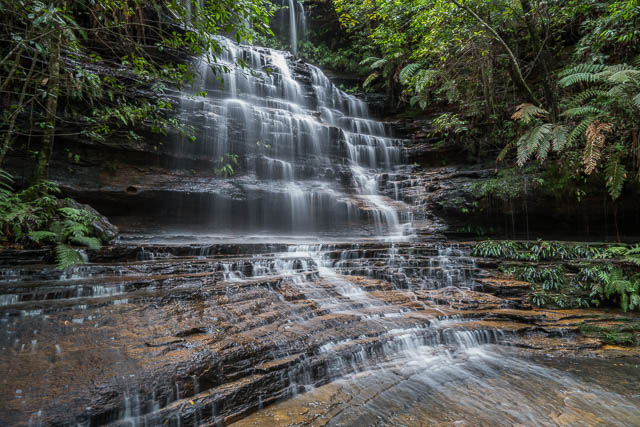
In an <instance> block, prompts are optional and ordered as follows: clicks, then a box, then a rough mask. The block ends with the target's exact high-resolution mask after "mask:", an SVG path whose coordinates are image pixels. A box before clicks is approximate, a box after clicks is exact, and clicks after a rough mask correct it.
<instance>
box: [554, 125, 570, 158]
mask: <svg viewBox="0 0 640 427" xmlns="http://www.w3.org/2000/svg"><path fill="white" fill-rule="evenodd" d="M568 136H569V128H568V127H566V126H564V125H555V126H554V127H553V130H552V131H551V142H552V144H553V145H552V148H553V151H556V152H558V153H559V152H560V151H562V150H564V148H565V147H566V146H567V139H568Z"/></svg>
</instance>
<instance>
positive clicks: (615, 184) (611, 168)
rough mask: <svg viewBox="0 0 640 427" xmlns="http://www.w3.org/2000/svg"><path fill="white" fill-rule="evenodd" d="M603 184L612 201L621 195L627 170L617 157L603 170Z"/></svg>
mask: <svg viewBox="0 0 640 427" xmlns="http://www.w3.org/2000/svg"><path fill="white" fill-rule="evenodd" d="M604 174H605V184H606V186H607V190H608V191H609V195H610V196H611V199H612V200H616V199H617V198H618V197H620V194H622V188H623V186H624V182H625V181H626V179H627V169H626V168H625V167H624V165H623V164H622V163H620V159H619V158H618V156H614V157H612V158H611V159H610V160H609V162H608V163H607V166H606V167H605V169H604Z"/></svg>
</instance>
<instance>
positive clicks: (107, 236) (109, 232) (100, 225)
mask: <svg viewBox="0 0 640 427" xmlns="http://www.w3.org/2000/svg"><path fill="white" fill-rule="evenodd" d="M64 203H65V205H66V206H67V207H70V208H74V209H84V210H85V211H87V212H89V213H90V214H91V215H93V217H94V219H93V221H92V222H91V224H90V225H89V226H90V227H91V228H92V230H93V234H94V235H95V236H97V237H99V238H100V240H102V241H103V242H111V241H112V240H113V239H115V238H116V237H117V236H118V232H119V231H118V227H116V226H115V225H113V224H111V222H109V219H108V218H107V217H106V216H104V215H102V214H100V213H99V212H98V211H97V210H95V209H94V208H92V207H91V206H89V205H86V204H82V203H78V202H76V201H75V200H73V199H66V200H65V202H64Z"/></svg>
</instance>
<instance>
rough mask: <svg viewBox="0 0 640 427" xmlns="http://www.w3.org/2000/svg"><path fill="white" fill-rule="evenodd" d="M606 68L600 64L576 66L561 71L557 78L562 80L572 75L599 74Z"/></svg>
mask: <svg viewBox="0 0 640 427" xmlns="http://www.w3.org/2000/svg"><path fill="white" fill-rule="evenodd" d="M606 68H607V66H606V65H601V64H579V65H576V66H575V67H571V68H567V69H566V70H563V71H562V72H560V74H558V77H560V78H564V77H567V76H570V75H572V74H581V73H589V74H594V73H600V72H602V71H604V70H606Z"/></svg>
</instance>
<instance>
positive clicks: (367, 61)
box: [360, 56, 381, 67]
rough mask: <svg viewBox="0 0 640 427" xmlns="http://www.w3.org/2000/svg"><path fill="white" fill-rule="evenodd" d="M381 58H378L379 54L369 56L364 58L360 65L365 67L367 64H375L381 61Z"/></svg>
mask: <svg viewBox="0 0 640 427" xmlns="http://www.w3.org/2000/svg"><path fill="white" fill-rule="evenodd" d="M380 59H381V58H378V57H377V56H369V57H367V58H365V59H363V60H362V61H360V65H361V66H363V67H366V66H367V65H370V64H373V63H374V62H376V61H379V60H380Z"/></svg>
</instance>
